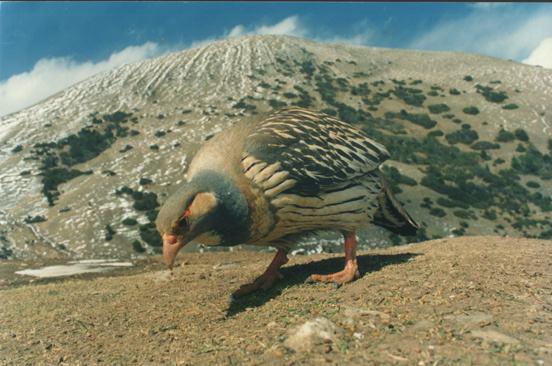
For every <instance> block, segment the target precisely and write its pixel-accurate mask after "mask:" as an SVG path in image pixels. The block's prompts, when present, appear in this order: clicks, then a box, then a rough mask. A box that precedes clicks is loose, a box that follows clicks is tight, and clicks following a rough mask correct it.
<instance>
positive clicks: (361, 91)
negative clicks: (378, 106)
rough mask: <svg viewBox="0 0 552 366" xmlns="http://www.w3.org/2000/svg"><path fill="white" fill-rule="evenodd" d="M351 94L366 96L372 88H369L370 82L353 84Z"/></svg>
mask: <svg viewBox="0 0 552 366" xmlns="http://www.w3.org/2000/svg"><path fill="white" fill-rule="evenodd" d="M351 94H353V95H360V96H366V95H368V94H370V88H368V83H362V84H359V85H358V86H353V87H352V88H351Z"/></svg>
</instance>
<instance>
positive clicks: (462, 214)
mask: <svg viewBox="0 0 552 366" xmlns="http://www.w3.org/2000/svg"><path fill="white" fill-rule="evenodd" d="M453 214H454V216H456V217H459V218H461V219H464V220H468V219H472V220H477V216H475V214H474V213H473V212H471V211H467V210H457V211H454V212H453Z"/></svg>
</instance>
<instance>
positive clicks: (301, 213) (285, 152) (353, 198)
mask: <svg viewBox="0 0 552 366" xmlns="http://www.w3.org/2000/svg"><path fill="white" fill-rule="evenodd" d="M388 157H389V153H388V152H387V150H386V149H385V147H384V146H383V145H381V144H379V143H377V142H376V141H374V140H372V139H370V138H369V137H368V136H367V135H366V134H365V133H363V132H362V131H360V130H358V129H356V128H354V127H353V126H351V125H349V124H347V123H345V122H342V121H339V120H337V119H336V118H333V117H331V116H329V115H326V114H322V113H316V112H312V111H309V110H305V109H301V108H286V109H283V110H281V111H278V112H276V113H274V114H273V115H271V116H269V117H268V118H266V119H264V120H261V121H259V122H257V123H239V124H236V125H234V126H232V127H230V128H228V129H226V130H224V131H222V132H220V133H218V134H217V135H216V136H214V137H213V138H212V139H211V140H209V141H208V142H207V143H205V144H204V145H203V146H202V147H201V148H200V150H199V151H198V152H197V154H196V155H195V157H194V158H193V160H192V162H191V164H190V167H189V169H188V172H187V181H186V182H185V183H184V184H183V185H182V186H181V187H179V188H178V189H177V190H176V192H175V193H173V194H172V195H171V196H170V197H169V198H168V199H167V201H166V202H165V203H164V205H163V207H162V208H161V210H160V212H159V215H158V217H157V221H156V224H157V229H158V230H159V233H160V234H161V236H162V238H163V256H164V260H165V262H166V264H167V265H168V266H169V267H170V268H172V265H173V263H174V260H175V257H176V255H177V253H178V251H179V250H180V249H181V248H182V247H183V246H184V245H186V244H187V243H188V242H190V241H192V240H193V241H196V242H199V243H203V244H206V245H221V246H233V245H238V244H254V245H261V246H273V247H276V248H277V253H276V256H275V257H274V259H273V260H272V262H271V263H270V265H269V266H268V268H267V269H266V271H265V272H264V273H263V274H262V275H261V276H259V277H258V278H257V279H255V280H254V281H253V282H252V283H250V284H246V285H243V286H241V287H240V288H239V289H238V290H237V291H235V292H234V293H233V296H234V297H239V296H243V295H245V294H247V293H250V292H252V291H255V290H257V289H268V288H269V287H271V286H272V285H273V284H274V283H275V282H276V281H277V280H278V279H280V278H282V276H281V274H280V272H279V268H280V267H281V266H282V265H283V264H285V263H287V261H288V258H287V253H288V251H289V250H290V248H292V247H293V245H294V243H296V242H297V240H298V239H299V238H300V237H301V236H303V235H305V234H308V233H310V232H313V231H320V230H336V231H339V232H341V233H342V234H343V236H344V238H345V244H344V246H345V267H344V269H343V270H342V271H340V272H337V273H334V274H329V275H320V274H315V275H311V277H310V279H311V280H312V281H321V282H334V283H336V284H338V285H341V284H344V283H347V282H351V281H353V280H354V279H356V278H358V277H359V272H358V265H357V260H356V247H357V239H356V231H357V230H358V229H359V228H360V227H362V226H364V225H366V224H370V223H374V224H376V225H380V226H383V227H385V228H387V229H389V230H391V231H393V232H395V233H398V234H403V235H413V234H415V233H416V230H417V228H418V226H417V224H416V223H415V222H414V220H413V219H412V218H411V217H410V216H409V215H408V213H407V212H406V211H405V210H404V208H403V207H402V206H401V204H400V203H399V202H398V201H397V200H396V199H395V197H394V196H393V194H392V193H391V191H390V190H389V188H388V187H387V185H386V183H385V181H384V178H383V176H382V174H381V172H380V170H379V166H380V164H381V163H382V162H383V161H385V160H386V159H387V158H388Z"/></svg>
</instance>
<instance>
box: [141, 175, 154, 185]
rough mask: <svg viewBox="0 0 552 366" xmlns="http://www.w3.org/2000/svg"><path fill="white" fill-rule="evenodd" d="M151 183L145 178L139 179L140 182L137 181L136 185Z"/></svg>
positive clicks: (151, 181)
mask: <svg viewBox="0 0 552 366" xmlns="http://www.w3.org/2000/svg"><path fill="white" fill-rule="evenodd" d="M152 183H153V180H151V179H149V178H145V177H141V178H140V180H139V181H138V184H139V185H141V186H145V185H147V184H152Z"/></svg>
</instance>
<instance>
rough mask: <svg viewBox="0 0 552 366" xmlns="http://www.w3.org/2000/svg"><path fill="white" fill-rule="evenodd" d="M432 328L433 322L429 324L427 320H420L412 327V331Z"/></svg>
mask: <svg viewBox="0 0 552 366" xmlns="http://www.w3.org/2000/svg"><path fill="white" fill-rule="evenodd" d="M433 326H434V324H433V322H431V321H429V320H420V321H419V322H417V323H416V324H414V325H413V326H412V329H414V330H425V329H429V328H432V327H433Z"/></svg>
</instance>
